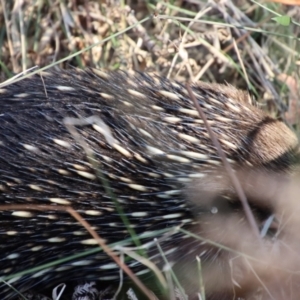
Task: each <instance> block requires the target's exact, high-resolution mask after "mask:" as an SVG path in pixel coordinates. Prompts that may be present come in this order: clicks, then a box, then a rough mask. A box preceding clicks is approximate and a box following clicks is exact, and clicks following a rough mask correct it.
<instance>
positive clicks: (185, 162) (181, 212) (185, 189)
mask: <svg viewBox="0 0 300 300" xmlns="http://www.w3.org/2000/svg"><path fill="white" fill-rule="evenodd" d="M191 87H192V90H193V93H194V95H195V97H196V98H197V101H198V103H199V104H200V106H201V107H202V110H203V111H204V113H205V114H206V116H207V119H208V122H209V124H210V126H211V128H212V130H213V132H214V134H215V136H216V137H217V138H218V140H219V142H220V143H221V146H222V149H223V151H224V152H225V154H226V157H227V159H228V160H229V161H230V162H231V163H232V166H233V167H234V168H243V167H247V168H256V167H259V168H263V169H264V170H272V171H280V172H282V171H284V172H286V171H288V170H289V169H290V168H291V164H292V161H293V158H294V156H295V153H296V151H297V147H298V140H297V138H296V136H295V135H294V133H293V132H292V131H291V130H290V129H289V128H288V127H287V126H286V125H285V124H284V123H282V122H280V121H277V120H275V119H273V118H271V117H269V116H267V115H266V114H265V113H263V112H262V111H261V110H260V109H258V108H256V107H254V106H253V105H251V104H250V103H249V95H248V93H246V92H243V91H240V90H237V89H235V88H234V87H232V86H228V85H217V84H209V83H203V82H199V83H195V84H192V85H191ZM67 124H69V127H68V128H67V126H66V125H67ZM70 128H71V129H72V130H70ZM83 144H85V145H86V146H85V147H83ZM87 149H88V151H87ZM87 152H88V153H87ZM87 155H89V156H90V157H89V159H88V158H87ZM221 166H222V162H221V160H220V158H219V155H218V152H217V150H216V148H215V146H214V145H213V144H212V142H211V139H210V137H209V135H208V133H207V128H206V127H205V126H204V123H203V120H202V119H201V118H200V117H199V115H198V112H197V111H196V109H195V108H194V104H193V102H192V100H191V99H190V97H189V94H188V92H187V90H186V88H185V86H184V85H182V84H180V83H178V82H174V81H170V80H168V79H166V78H161V77H158V76H152V75H149V74H145V73H135V74H132V75H129V74H127V73H124V72H111V73H104V72H101V71H98V70H87V71H79V70H73V71H51V72H49V73H41V74H39V75H34V76H32V77H30V78H28V79H25V80H21V81H19V82H17V83H14V84H11V85H7V86H5V87H3V88H2V89H1V90H0V199H1V205H7V204H9V205H12V207H11V208H6V209H3V210H1V211H0V234H1V235H0V236H1V245H0V262H1V263H0V265H1V267H0V276H1V278H2V279H3V280H5V281H6V283H9V284H10V285H12V286H14V287H15V288H16V289H17V290H18V291H20V292H24V291H26V290H28V289H29V288H32V287H33V286H34V285H37V286H39V285H41V286H43V287H45V286H51V285H52V286H53V285H55V284H56V283H59V282H65V281H66V280H69V281H70V280H77V279H83V280H100V281H101V280H110V281H112V280H115V281H118V280H119V268H118V266H117V265H116V264H115V263H113V262H112V261H111V260H110V258H109V257H108V256H107V255H106V254H105V253H103V252H95V253H91V254H89V255H87V256H84V257H79V258H72V259H70V260H67V261H64V262H61V263H58V264H54V265H50V266H46V267H44V268H43V269H42V270H38V271H35V270H33V271H32V272H29V273H26V274H19V275H17V276H14V277H13V278H12V277H11V275H12V274H18V273H19V272H22V271H24V270H28V269H30V268H34V267H38V266H41V265H45V264H47V263H50V262H53V261H55V260H58V259H63V258H68V257H70V256H72V255H74V254H80V253H82V252H84V251H85V250H87V249H90V248H92V247H93V248H97V246H96V245H97V243H95V240H93V238H92V237H91V236H90V234H89V233H88V232H87V231H86V230H85V229H84V228H83V227H82V225H81V224H79V223H78V222H77V221H76V220H74V218H73V217H72V216H71V215H70V214H69V213H67V212H65V211H57V210H55V209H53V210H52V211H50V210H49V209H44V210H37V209H34V205H41V204H43V205H51V206H53V208H54V207H55V206H57V205H60V206H71V207H72V208H74V209H75V210H76V211H77V212H79V214H81V216H82V217H83V218H84V219H86V220H87V221H88V222H89V224H90V225H91V226H92V227H93V229H94V230H95V231H96V232H97V233H99V235H100V236H101V238H103V239H104V240H105V241H106V243H107V244H112V243H117V242H122V241H123V242H122V244H121V245H123V246H126V247H129V246H136V244H135V243H134V242H132V240H131V237H130V234H129V230H128V228H131V229H133V230H134V232H135V234H136V236H137V237H138V240H139V243H140V244H145V245H146V246H145V247H144V249H146V251H147V252H148V255H149V257H153V259H154V262H156V261H158V259H160V255H158V254H157V253H156V252H157V247H156V246H155V244H154V243H152V244H151V243H149V244H146V243H148V242H152V241H153V239H154V237H156V238H159V237H162V236H164V235H163V233H161V234H157V235H152V236H151V235H150V237H149V236H148V237H146V236H147V235H146V233H151V232H152V233H153V232H157V231H156V230H165V232H167V230H168V228H169V229H170V231H171V230H172V229H173V228H174V227H176V226H179V227H183V228H185V229H191V228H197V229H198V232H196V233H198V234H201V219H202V217H203V218H204V217H205V216H207V215H208V216H209V215H211V214H213V213H216V211H215V210H214V211H213V210H212V208H213V207H214V208H215V206H216V203H215V202H213V203H212V202H209V201H208V202H207V203H206V200H207V197H208V195H207V194H209V193H210V192H212V193H213V194H218V195H219V194H221V195H224V197H225V198H224V199H226V197H227V194H228V193H231V192H232V189H231V188H229V187H228V189H224V185H222V184H220V183H219V180H220V176H219V175H220V174H219V173H218V172H219V171H218V170H219V168H221ZM216 173H217V174H216ZM225 173H226V172H225ZM99 174H100V175H99ZM101 174H102V175H101ZM103 177H104V178H105V179H106V181H107V186H106V187H104V183H103ZM197 183H199V186H201V187H199V188H198V186H197ZM225 190H226V191H225ZM232 194H234V192H232ZM226 201H227V200H226ZM223 202H224V201H223ZM116 203H117V204H118V205H116ZM228 203H230V205H231V204H232V205H233V208H232V209H233V210H235V209H238V208H237V206H236V203H238V201H237V202H235V203H234V204H233V202H232V201H229V200H228ZM19 204H22V205H24V208H22V209H21V208H20V207H18V208H14V207H13V205H19ZM26 205H27V206H26ZM117 206H119V208H120V209H121V210H120V209H119V208H117ZM230 207H231V206H230ZM217 209H218V207H217ZM241 210H242V209H241V208H239V211H241ZM121 211H122V212H123V213H124V215H125V216H126V218H127V220H128V224H125V222H124V219H123V218H122V217H121V216H120V215H121V214H122V213H121ZM198 224H200V225H199V227H198ZM160 245H161V247H162V248H163V250H164V251H165V254H166V256H167V257H168V258H170V260H175V262H176V260H178V261H181V260H182V261H184V260H186V258H187V257H188V253H189V252H191V253H194V254H197V255H199V256H200V257H201V258H202V261H204V262H205V261H210V260H211V261H213V258H212V256H215V255H217V253H218V251H213V250H212V249H213V248H214V247H213V246H210V245H208V244H205V243H202V242H200V241H198V240H192V241H191V238H189V239H187V238H186V236H185V235H184V234H183V233H178V232H177V233H176V234H174V235H171V234H169V235H168V236H167V237H164V238H163V239H162V240H161V241H160ZM210 248H212V249H210ZM155 253H156V254H155ZM192 259H193V260H194V259H195V255H192ZM160 260H161V259H160ZM223 263H224V262H223ZM227 263H229V262H228V261H227ZM128 264H129V266H130V267H131V268H132V269H133V270H134V271H135V273H136V274H137V275H140V274H143V273H145V272H146V271H147V270H146V271H145V267H144V268H141V264H140V263H137V262H135V261H134V262H133V261H130V262H129V263H128ZM208 265H209V264H208ZM7 276H10V277H7ZM220 276H224V277H226V276H227V275H226V274H224V275H223V274H220ZM6 283H3V285H2V287H1V289H0V293H1V299H13V295H15V292H13V290H12V289H11V288H10V287H9V286H8V285H6ZM209 294H213V290H209V289H208V296H209ZM219 299H221V298H219ZM230 299H233V298H232V297H231V298H230Z"/></svg>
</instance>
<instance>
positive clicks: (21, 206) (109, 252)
mask: <svg viewBox="0 0 300 300" xmlns="http://www.w3.org/2000/svg"><path fill="white" fill-rule="evenodd" d="M0 210H41V211H44V210H55V211H66V212H68V213H69V214H70V215H71V216H72V217H73V218H74V219H76V220H77V221H78V222H79V223H80V224H81V225H82V226H83V227H84V228H85V229H86V230H87V231H88V232H89V233H90V235H91V236H92V237H93V238H94V239H95V240H96V241H97V242H98V244H99V246H100V247H101V248H102V249H103V251H105V253H106V254H107V255H109V256H110V257H111V258H112V259H113V260H114V261H115V262H116V264H117V265H118V266H119V267H120V268H121V269H122V270H123V271H124V272H125V273H126V274H127V275H128V276H129V277H130V278H131V279H132V280H133V282H134V283H135V284H136V285H137V286H138V287H139V288H140V289H141V291H142V292H143V293H144V294H145V295H146V296H147V297H148V298H149V299H151V300H157V298H156V297H155V295H154V294H153V293H151V292H150V291H149V290H148V289H147V287H146V286H145V285H144V284H143V283H142V282H141V281H140V280H139V279H138V278H137V277H136V275H135V274H134V273H133V272H132V271H131V269H130V268H128V266H127V265H126V264H124V263H123V262H122V261H121V260H120V259H119V257H118V256H117V255H116V254H115V253H114V252H113V251H112V250H111V249H110V248H109V247H108V246H107V245H106V244H105V241H104V239H102V238H100V236H99V235H98V234H97V232H96V231H95V230H93V229H92V227H91V226H90V224H89V223H88V222H87V221H86V220H84V219H83V218H82V217H81V216H80V214H79V213H78V212H76V211H75V210H74V209H73V208H72V207H70V206H66V207H64V206H61V205H57V206H52V205H27V204H17V205H0Z"/></svg>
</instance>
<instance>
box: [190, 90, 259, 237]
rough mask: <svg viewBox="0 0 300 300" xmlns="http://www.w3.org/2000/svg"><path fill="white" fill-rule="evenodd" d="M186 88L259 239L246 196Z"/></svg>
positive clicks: (197, 104)
mask: <svg viewBox="0 0 300 300" xmlns="http://www.w3.org/2000/svg"><path fill="white" fill-rule="evenodd" d="M186 88H187V90H188V93H189V96H190V98H191V99H192V100H193V102H194V105H195V107H196V109H197V111H198V113H199V115H200V116H201V118H202V120H203V122H204V125H205V127H206V129H207V131H208V134H209V136H210V139H211V141H212V143H213V145H214V146H215V147H216V149H217V151H218V154H219V156H220V158H221V159H222V162H223V164H224V167H225V169H226V172H227V174H228V175H229V177H230V179H231V182H232V184H233V186H234V188H235V190H236V192H237V194H238V196H239V198H240V201H241V202H242V205H243V209H244V211H245V214H246V217H247V220H248V222H249V224H250V226H251V228H252V230H253V232H254V234H255V235H256V236H257V238H259V239H260V234H259V230H258V227H257V224H256V222H255V219H254V217H253V214H252V212H251V209H250V206H249V203H248V201H247V198H246V195H245V193H244V191H243V189H242V186H241V184H240V182H239V181H238V179H237V177H236V176H235V174H234V172H233V170H232V168H231V166H230V164H229V162H228V161H227V159H226V156H225V154H224V151H222V147H221V145H220V142H219V141H218V139H217V138H216V136H215V134H214V133H213V131H212V129H211V127H210V125H209V124H208V122H207V119H206V116H205V114H204V112H203V110H202V109H201V107H200V105H199V103H198V101H197V99H196V97H195V95H194V93H193V91H192V89H191V87H190V85H189V84H186Z"/></svg>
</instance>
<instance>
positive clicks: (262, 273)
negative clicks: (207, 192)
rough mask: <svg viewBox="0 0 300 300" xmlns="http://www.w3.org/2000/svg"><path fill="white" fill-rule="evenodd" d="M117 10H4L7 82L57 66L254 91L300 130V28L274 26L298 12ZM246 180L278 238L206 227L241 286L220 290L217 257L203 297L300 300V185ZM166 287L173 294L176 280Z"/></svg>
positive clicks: (8, 6)
mask: <svg viewBox="0 0 300 300" xmlns="http://www.w3.org/2000/svg"><path fill="white" fill-rule="evenodd" d="M115 2H117V1H108V0H107V1H104V0H103V1H87V0H82V1H79V0H77V1H76V0H73V1H55V2H52V1H46V0H44V1H43V0H40V1H34V0H24V1H21V0H20V1H5V0H1V2H0V23H1V26H0V45H1V47H0V51H1V53H0V58H1V60H0V70H1V71H0V72H1V73H0V78H1V79H3V80H4V79H6V78H9V77H11V76H13V75H14V74H17V73H20V72H24V71H26V70H27V69H30V68H32V67H39V68H41V67H46V68H48V67H51V66H54V65H55V66H56V67H60V68H68V67H70V66H77V67H80V68H84V67H95V68H103V69H109V70H115V69H123V70H126V71H132V70H135V71H142V72H144V71H147V72H155V73H158V74H160V75H162V76H167V77H170V78H175V79H176V80H179V81H186V80H190V81H197V80H199V79H201V80H204V81H208V82H220V83H223V82H228V83H229V84H232V85H234V86H237V87H239V88H243V89H249V91H250V92H251V94H252V95H253V97H254V98H256V99H257V100H258V103H259V104H258V105H260V106H261V107H262V108H263V109H265V110H268V111H269V112H270V114H272V115H273V116H278V117H280V118H282V119H284V120H286V121H287V122H288V124H289V125H290V126H293V127H295V128H296V129H298V123H299V116H298V112H299V103H298V99H300V97H299V96H300V94H299V93H300V89H299V65H300V59H299V53H298V52H299V49H300V43H299V39H297V38H296V37H297V36H299V32H300V26H299V24H296V23H293V22H291V23H290V24H289V26H282V25H280V24H279V23H278V21H277V22H276V21H274V20H272V18H274V17H276V16H277V15H276V14H279V15H284V16H290V17H291V18H292V20H297V19H299V16H300V8H299V7H284V6H280V5H278V4H273V3H268V4H264V6H260V5H259V4H258V3H256V2H254V1H252V2H251V1H243V0H240V1H221V2H218V3H217V2H213V1H210V2H206V1H200V0H199V1H198V0H197V1H192V0H190V1H170V2H163V1H162V2H155V1H142V0H136V1H120V3H119V4H117V3H115ZM240 178H241V181H242V185H245V184H247V187H248V192H249V193H254V191H255V192H256V193H258V196H257V198H259V199H261V200H262V201H263V202H264V203H266V205H267V206H268V205H270V203H271V204H272V209H273V211H274V216H276V220H277V221H274V222H273V224H274V223H276V224H277V225H276V230H275V231H276V234H275V235H274V236H273V238H269V239H267V240H266V241H264V242H263V243H262V244H261V245H259V246H258V247H257V245H256V242H255V238H254V237H253V235H252V232H251V231H249V228H248V227H247V226H245V224H242V225H241V224H240V221H239V220H240V219H239V216H236V215H234V216H232V217H230V218H228V216H226V218H225V219H224V218H223V217H220V218H216V219H215V220H213V222H211V220H208V221H207V222H206V220H203V221H202V223H205V224H206V225H207V227H206V228H205V232H206V233H207V234H205V235H204V236H203V237H202V241H203V238H204V239H205V242H206V243H207V244H209V243H210V242H209V241H211V243H213V244H214V245H215V247H216V249H218V250H220V249H223V250H224V252H225V253H226V255H225V256H226V258H227V259H230V260H231V261H232V264H231V266H232V269H231V270H229V273H232V274H235V275H236V274H238V276H237V277H235V276H233V277H232V278H227V279H228V281H227V280H225V281H222V280H221V281H220V280H218V279H220V276H219V274H220V272H222V271H223V269H222V268H220V265H218V263H219V260H221V259H223V258H224V257H223V255H222V257H221V258H220V257H219V256H218V254H219V251H216V253H217V254H216V257H217V259H216V260H215V261H214V263H213V264H212V266H211V268H210V273H209V274H205V278H206V279H205V280H204V286H205V291H203V293H202V297H203V296H204V294H205V293H209V292H210V291H212V290H214V291H215V289H216V287H218V288H219V296H217V297H219V298H216V299H222V297H223V299H229V298H226V291H227V290H228V289H231V288H232V283H233V285H234V286H235V287H236V289H237V290H239V289H240V288H239V287H240V286H242V287H243V291H244V295H243V297H245V298H246V299H247V300H250V299H298V298H299V297H298V295H299V291H300V289H299V287H298V284H299V278H298V277H299V275H298V272H299V270H300V259H299V256H298V253H299V250H300V249H298V248H299V237H298V232H299V229H300V224H299V218H298V217H297V216H298V215H299V213H298V211H299V204H298V202H299V201H298V199H297V198H298V195H299V193H300V191H299V188H298V184H297V183H298V182H299V178H297V177H296V178H295V180H294V181H293V182H292V183H289V184H285V183H282V182H284V181H283V180H279V179H278V178H273V176H270V177H267V178H261V182H265V181H266V183H265V185H264V186H263V188H261V187H257V185H256V184H255V183H253V185H252V186H251V185H250V184H249V178H248V176H246V175H245V173H243V172H242V173H241V176H240ZM225 184H226V183H225ZM249 186H250V187H249ZM247 187H245V186H244V188H246V190H247ZM253 187H254V189H253ZM274 187H276V192H274V191H273V189H275V188H274ZM251 189H252V190H251ZM270 191H273V192H272V193H271V192H270ZM270 193H271V196H270ZM266 195H268V197H267V196H266ZM266 198H267V199H266ZM202 230H203V229H202ZM216 232H217V233H219V234H216ZM220 233H222V234H220ZM224 236H226V239H224ZM245 237H246V239H245ZM198 238H199V237H198ZM216 243H217V244H216ZM218 243H219V244H218ZM254 244H255V245H256V246H255V247H253V245H254ZM201 263H202V264H205V263H206V262H201ZM227 271H228V270H227ZM181 272H182V274H183V275H184V276H179V277H184V278H181V279H183V285H186V286H189V284H190V282H192V284H191V285H193V286H195V285H196V286H197V287H198V290H197V291H194V290H192V291H191V290H190V291H189V288H188V287H187V290H188V291H189V292H190V293H192V294H193V295H194V294H196V293H197V292H199V291H200V290H201V287H202V288H203V286H202V285H201V283H200V284H198V282H197V283H195V282H193V281H192V279H191V278H192V277H193V276H192V275H190V274H188V273H184V271H182V270H181ZM199 273H200V275H201V271H200V272H199ZM198 275H199V274H197V276H196V277H195V276H194V278H197V279H196V281H198ZM166 277H167V280H168V283H169V286H173V284H174V283H173V280H174V279H170V278H171V277H172V276H171V275H168V274H167V275H166ZM194 278H193V280H194ZM199 281H200V280H199ZM228 282H229V283H230V286H228ZM173 290H174V291H175V292H171V296H170V297H176V296H175V295H177V294H178V295H180V296H178V298H179V299H184V296H182V293H179V292H178V289H177V288H174V289H171V291H173ZM245 291H246V292H245ZM237 294H238V292H237ZM141 297H142V296H141ZM140 299H143V298H140ZM202 299H203V298H202Z"/></svg>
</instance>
